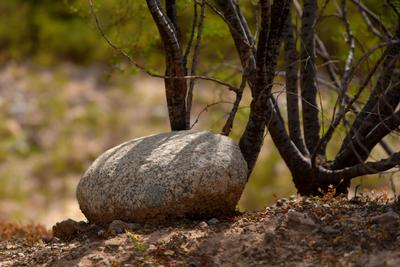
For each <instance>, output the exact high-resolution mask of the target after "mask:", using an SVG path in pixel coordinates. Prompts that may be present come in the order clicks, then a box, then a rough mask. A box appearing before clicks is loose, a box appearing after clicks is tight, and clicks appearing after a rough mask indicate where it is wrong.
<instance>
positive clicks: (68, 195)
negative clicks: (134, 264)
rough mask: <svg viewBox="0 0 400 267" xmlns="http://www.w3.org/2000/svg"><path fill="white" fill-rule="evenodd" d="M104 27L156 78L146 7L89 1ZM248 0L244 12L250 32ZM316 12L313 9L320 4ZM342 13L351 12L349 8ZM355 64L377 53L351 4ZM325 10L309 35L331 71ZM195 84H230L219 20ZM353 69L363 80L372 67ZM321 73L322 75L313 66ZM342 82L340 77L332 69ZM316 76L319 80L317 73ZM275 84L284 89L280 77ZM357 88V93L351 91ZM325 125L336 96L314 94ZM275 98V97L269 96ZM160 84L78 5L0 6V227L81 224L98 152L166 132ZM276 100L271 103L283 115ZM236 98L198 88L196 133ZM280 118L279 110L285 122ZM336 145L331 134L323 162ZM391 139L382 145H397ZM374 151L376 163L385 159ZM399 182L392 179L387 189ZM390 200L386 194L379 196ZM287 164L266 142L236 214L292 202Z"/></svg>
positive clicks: (339, 41)
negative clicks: (80, 187) (89, 171)
mask: <svg viewBox="0 0 400 267" xmlns="http://www.w3.org/2000/svg"><path fill="white" fill-rule="evenodd" d="M93 1H94V3H95V12H96V13H97V14H98V16H99V19H100V23H101V27H102V28H103V29H104V31H105V32H106V33H107V35H108V36H109V38H110V39H111V40H112V41H113V42H114V43H115V44H116V45H117V46H118V47H120V48H121V49H123V50H124V51H126V52H127V53H128V54H130V55H131V56H132V57H133V58H134V59H135V60H137V61H139V62H140V63H142V64H143V65H145V66H146V67H147V68H148V69H150V70H152V71H154V72H157V73H163V72H164V58H163V52H162V45H161V43H160V39H159V36H158V34H157V30H156V28H155V26H154V24H153V22H152V20H151V17H150V15H149V13H148V11H147V8H146V4H145V1H138V0H93ZM178 2H179V20H180V22H181V25H183V26H182V33H183V34H182V35H183V39H184V40H185V41H186V40H187V39H188V37H189V35H190V27H191V23H192V22H191V17H192V14H193V4H192V1H191V0H180V1H178ZM256 2H257V1H241V4H243V7H244V12H245V13H246V15H247V17H248V20H249V24H250V25H251V27H252V28H253V29H254V28H255V26H254V24H255V23H256V19H255V16H254V11H255V9H256ZM321 2H322V1H321ZM349 2H350V1H349ZM365 3H366V4H367V5H368V7H370V8H371V9H372V10H374V11H375V12H377V13H378V14H379V16H381V19H382V21H384V22H385V23H387V24H388V26H389V28H390V27H393V25H394V21H395V17H394V15H393V14H392V12H391V11H390V9H388V8H387V7H386V6H384V5H383V1H378V0H376V1H372V0H369V1H365ZM348 7H349V14H350V15H349V16H350V18H351V23H352V30H353V32H354V35H355V36H356V37H357V49H358V50H357V56H358V57H359V56H360V55H361V52H362V51H363V49H364V50H365V49H368V48H369V47H372V46H373V45H375V44H377V43H378V42H379V40H378V39H377V38H376V37H374V36H373V35H372V34H371V33H370V32H369V31H368V28H367V27H366V26H365V24H364V23H363V21H362V18H361V16H360V15H359V14H358V13H357V12H356V8H355V7H354V6H353V5H351V4H350V3H348ZM334 12H335V9H334V6H333V5H329V6H328V7H327V9H326V11H325V14H326V16H323V17H321V18H320V20H319V24H318V33H319V35H320V37H321V38H322V39H323V40H324V41H325V43H326V46H327V48H328V50H329V51H330V53H331V54H332V56H333V59H335V60H336V61H337V62H338V66H340V64H341V63H343V61H344V60H345V58H346V51H347V46H346V43H345V41H344V33H343V25H342V24H341V22H340V21H339V20H338V19H337V18H335V17H334V16H330V14H333V13H334ZM203 37H204V39H203V41H202V48H201V62H200V65H199V74H202V75H209V76H212V77H216V78H219V79H223V80H227V81H229V82H232V83H236V84H238V83H239V82H240V77H241V76H240V65H239V62H238V59H237V56H236V52H235V49H234V47H233V44H232V42H231V37H230V36H229V34H228V32H227V28H226V26H225V24H224V23H223V22H222V21H221V19H220V18H218V16H216V15H215V14H213V13H212V12H211V11H210V10H207V14H206V22H205V26H204V35H203ZM381 52H382V51H377V52H376V53H374V54H373V55H372V57H371V60H370V61H369V64H365V66H362V68H361V69H359V71H358V73H357V75H359V76H360V77H363V75H364V72H365V71H366V70H368V68H369V67H370V66H369V65H370V64H373V62H374V60H376V58H378V57H379V55H380V53H381ZM321 71H323V67H321ZM338 71H339V72H340V68H339V70H338ZM322 75H323V74H322ZM277 79H278V80H281V78H277ZM356 86H357V81H355V82H354V88H357V87H356ZM320 89H321V95H322V99H323V101H322V103H323V105H324V110H325V113H324V117H323V119H324V122H325V126H326V125H328V123H329V118H330V107H332V105H333V103H334V97H335V94H334V93H332V92H331V91H329V90H327V89H326V88H324V87H323V85H320ZM275 90H276V92H277V93H279V92H280V91H281V90H282V87H280V86H277V87H276V88H275ZM164 98H165V97H164V87H163V81H162V80H159V79H155V78H151V77H148V76H146V75H145V74H143V73H141V72H140V71H138V70H137V69H136V68H134V67H132V66H131V65H130V64H129V62H128V61H127V60H126V59H125V58H123V57H121V56H120V55H119V53H118V52H116V51H114V50H113V49H111V48H110V47H109V46H108V45H107V44H106V42H105V41H104V39H103V38H102V37H101V36H100V34H99V32H98V30H97V29H96V26H95V23H94V20H93V17H92V16H91V15H90V10H89V5H88V2H87V1H86V0H75V1H74V0H58V1H54V0H3V1H1V2H0V220H6V221H15V222H31V221H34V222H37V223H43V224H45V225H48V226H50V225H52V224H54V223H55V222H57V221H59V220H62V219H65V218H67V217H71V218H73V219H83V215H82V214H81V213H80V211H79V208H78V205H77V203H76V201H75V198H74V195H75V187H76V185H77V183H78V181H79V177H80V176H81V175H82V173H83V172H84V171H85V169H86V168H87V167H88V166H89V165H90V163H91V162H92V161H93V160H94V159H95V158H96V157H97V156H98V155H99V154H100V153H102V152H103V151H104V150H105V149H107V148H110V147H112V146H115V145H117V144H119V143H121V142H123V141H126V140H129V139H132V138H136V137H140V136H143V135H147V134H154V133H158V132H163V131H168V130H169V123H168V118H167V110H166V106H165V100H164ZM284 98H285V97H284V95H282V96H280V97H279V101H280V103H282V104H284V101H285V99H284ZM233 99H234V95H233V94H232V93H230V92H229V91H228V90H226V89H225V88H221V87H219V86H217V85H215V84H213V83H210V82H198V83H197V87H196V89H195V99H194V101H195V103H194V108H193V109H194V110H193V114H192V115H193V118H192V120H193V121H194V120H195V119H196V117H197V115H198V114H199V113H200V112H201V111H202V110H203V109H204V108H205V107H206V106H207V105H209V104H212V103H216V102H223V103H220V104H216V105H212V106H211V107H209V108H208V112H204V113H202V114H201V116H200V118H199V122H198V123H197V124H196V125H195V126H194V129H210V130H212V131H215V132H220V130H221V128H222V126H223V124H224V121H225V119H226V116H227V114H228V112H229V110H230V107H231V104H229V103H225V102H232V101H233ZM249 101H250V96H249V94H248V90H247V94H246V95H245V97H244V101H243V102H242V106H241V108H240V109H239V113H238V116H237V120H236V122H235V125H234V129H233V132H232V137H233V138H234V139H236V140H237V139H238V138H239V137H240V134H241V132H242V131H243V127H244V126H245V122H246V118H247V115H248V111H249V109H248V105H249ZM283 112H285V111H283ZM344 134H345V130H344V129H340V131H339V134H338V135H337V137H336V138H335V140H334V142H332V144H331V145H330V150H329V153H330V154H331V155H333V154H334V152H335V151H336V150H337V149H338V144H339V142H340V140H341V139H342V138H343V135H344ZM396 138H397V137H388V139H389V141H390V142H391V143H395V141H396ZM382 155H383V154H382V151H380V149H379V148H378V149H376V150H375V151H374V157H378V158H379V157H380V156H382ZM392 176H394V177H396V176H398V175H397V174H389V175H384V176H381V179H376V177H373V178H372V179H368V178H360V179H357V180H355V181H354V183H353V184H360V183H362V184H363V185H364V187H365V188H370V187H372V188H377V189H378V188H382V187H384V188H387V187H388V185H389V183H388V181H389V178H390V177H392ZM394 182H395V183H396V179H394ZM387 190H390V189H387ZM295 192H296V191H295V188H294V187H293V185H292V183H291V181H290V174H289V173H288V171H287V169H286V167H285V165H284V163H283V162H282V161H281V159H280V157H279V155H278V154H277V151H276V149H275V148H274V146H273V145H272V143H271V140H270V139H269V137H268V136H267V137H266V141H265V144H264V147H263V151H262V154H261V156H260V160H259V161H258V164H257V166H256V169H255V171H254V173H253V175H252V177H251V179H250V182H249V184H248V185H247V187H246V190H245V192H244V194H243V196H242V199H241V201H240V203H239V208H240V209H241V210H258V209H262V208H263V207H265V206H266V205H268V204H269V203H271V201H273V200H274V199H276V198H277V197H281V196H287V195H290V194H294V193H295Z"/></svg>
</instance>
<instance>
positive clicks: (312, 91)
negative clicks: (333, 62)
mask: <svg viewBox="0 0 400 267" xmlns="http://www.w3.org/2000/svg"><path fill="white" fill-rule="evenodd" d="M303 3H304V7H303V16H302V29H301V39H302V47H301V48H302V51H301V96H302V108H303V128H304V138H305V142H306V146H307V148H308V150H309V151H310V153H313V152H314V149H315V148H316V146H317V144H318V140H319V131H320V125H319V117H318V113H319V112H318V105H317V87H316V72H315V22H316V16H317V1H316V0H304V1H303Z"/></svg>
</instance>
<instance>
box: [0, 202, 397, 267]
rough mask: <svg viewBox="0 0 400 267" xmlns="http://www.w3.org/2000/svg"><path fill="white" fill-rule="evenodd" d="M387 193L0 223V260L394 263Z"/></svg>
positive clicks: (393, 211)
mask: <svg viewBox="0 0 400 267" xmlns="http://www.w3.org/2000/svg"><path fill="white" fill-rule="evenodd" d="M399 212H400V205H399V204H398V203H397V202H396V201H391V200H390V199H389V198H388V197H387V196H385V195H383V196H379V197H377V198H375V199H371V198H370V197H367V196H360V197H358V198H355V199H352V200H348V199H347V198H343V197H342V198H340V197H338V198H335V197H333V196H332V195H328V196H325V197H323V198H302V197H297V196H292V197H290V198H283V199H279V200H277V202H276V203H275V204H274V205H273V206H271V207H268V208H266V209H265V210H264V211H261V212H257V213H245V214H241V215H237V216H234V217H230V218H220V219H216V218H211V219H208V220H204V221H191V220H187V221H178V222H168V223H166V224H163V225H146V224H127V223H124V222H121V221H114V222H113V223H112V224H111V225H110V226H108V228H106V229H103V228H100V227H98V226H95V225H90V224H87V223H84V222H75V221H72V220H68V221H64V222H61V223H59V224H57V225H56V226H54V227H53V232H54V235H55V236H58V237H54V235H53V233H52V232H51V231H48V230H46V229H45V228H43V227H41V226H34V225H30V226H16V225H7V224H1V226H0V238H1V242H0V266H4V267H6V266H126V267H128V266H168V267H172V266H400V216H399Z"/></svg>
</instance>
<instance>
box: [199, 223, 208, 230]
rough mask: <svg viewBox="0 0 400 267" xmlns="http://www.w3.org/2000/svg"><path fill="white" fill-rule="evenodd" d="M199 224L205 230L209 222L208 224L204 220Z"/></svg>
mask: <svg viewBox="0 0 400 267" xmlns="http://www.w3.org/2000/svg"><path fill="white" fill-rule="evenodd" d="M199 226H200V228H201V229H203V230H204V229H207V228H208V224H207V223H206V222H204V221H203V222H200V223H199Z"/></svg>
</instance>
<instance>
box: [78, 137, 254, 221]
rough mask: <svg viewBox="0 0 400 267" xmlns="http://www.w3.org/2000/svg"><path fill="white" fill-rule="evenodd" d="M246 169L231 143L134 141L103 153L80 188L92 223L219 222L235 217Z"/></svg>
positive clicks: (163, 139)
mask: <svg viewBox="0 0 400 267" xmlns="http://www.w3.org/2000/svg"><path fill="white" fill-rule="evenodd" d="M246 180H247V165H246V162H245V160H244V158H243V156H242V154H241V152H240V149H239V146H238V145H237V144H236V143H234V142H233V141H232V140H231V139H230V138H229V137H226V136H222V135H219V134H213V133H211V132H208V131H202V132H194V131H179V132H170V133H163V134H158V135H153V136H148V137H144V138H139V139H134V140H132V141H128V142H126V143H123V144H121V145H119V146H117V147H114V148H111V149H110V150H108V151H106V152H105V153H103V154H102V155H101V156H100V157H99V158H98V159H97V160H96V161H95V162H94V163H93V164H92V165H91V166H90V168H89V169H88V170H87V171H86V173H85V174H84V175H83V177H82V179H81V181H80V182H79V185H78V188H77V199H78V202H79V205H80V208H81V210H82V212H83V213H84V214H85V216H86V217H87V218H88V220H89V221H90V222H91V223H96V224H99V225H105V224H108V223H110V222H112V221H114V220H121V221H124V222H149V221H164V220H168V219H174V218H183V217H189V218H193V217H194V218H197V217H209V218H211V217H220V216H222V215H226V214H229V213H233V212H234V211H235V207H236V204H237V202H238V200H239V198H240V196H241V193H242V191H243V189H244V186H245V183H246Z"/></svg>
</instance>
